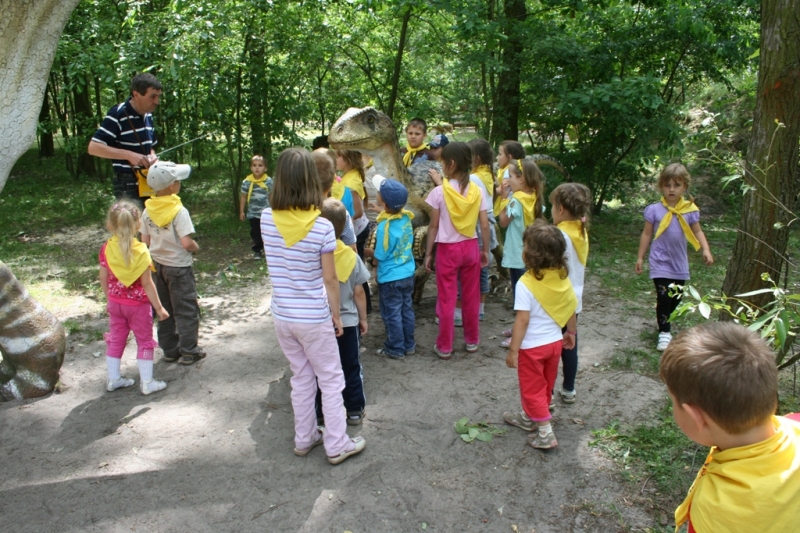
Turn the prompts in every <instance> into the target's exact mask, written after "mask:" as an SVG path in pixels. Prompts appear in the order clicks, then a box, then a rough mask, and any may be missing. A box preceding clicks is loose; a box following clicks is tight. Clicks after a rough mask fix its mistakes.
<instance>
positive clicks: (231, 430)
mask: <svg viewBox="0 0 800 533" xmlns="http://www.w3.org/2000/svg"><path fill="white" fill-rule="evenodd" d="M234 431H236V430H235V429H229V430H228V433H233V432H234Z"/></svg>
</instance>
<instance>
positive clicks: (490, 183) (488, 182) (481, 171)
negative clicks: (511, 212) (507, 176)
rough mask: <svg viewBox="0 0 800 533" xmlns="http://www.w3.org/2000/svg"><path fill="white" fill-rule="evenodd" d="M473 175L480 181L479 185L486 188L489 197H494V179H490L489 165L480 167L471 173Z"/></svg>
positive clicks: (490, 170)
mask: <svg viewBox="0 0 800 533" xmlns="http://www.w3.org/2000/svg"><path fill="white" fill-rule="evenodd" d="M472 173H473V174H475V175H476V176H478V177H479V178H480V179H481V183H483V185H484V186H485V187H486V190H487V191H488V192H489V196H490V197H491V196H494V177H492V169H491V168H489V165H481V166H479V167H478V168H476V169H475V170H473V171H472Z"/></svg>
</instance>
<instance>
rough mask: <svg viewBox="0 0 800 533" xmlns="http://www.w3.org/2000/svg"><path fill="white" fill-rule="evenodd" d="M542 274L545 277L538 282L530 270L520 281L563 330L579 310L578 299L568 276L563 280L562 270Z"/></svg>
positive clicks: (548, 270)
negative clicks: (576, 310)
mask: <svg viewBox="0 0 800 533" xmlns="http://www.w3.org/2000/svg"><path fill="white" fill-rule="evenodd" d="M541 273H542V274H543V276H544V277H542V279H541V280H538V279H536V276H534V275H533V271H532V270H528V271H527V272H525V274H523V275H522V277H521V278H519V280H520V281H521V282H522V283H524V284H525V286H526V287H528V290H529V291H531V294H533V296H534V297H535V298H536V301H537V302H539V304H541V306H542V307H543V308H544V310H545V311H546V312H547V314H548V315H550V317H551V318H552V319H553V320H555V321H556V323H557V324H558V326H559V327H561V328H563V327H564V325H565V324H566V323H567V321H568V320H569V319H570V317H571V316H572V315H573V314H574V313H575V309H577V308H578V298H577V297H576V296H575V291H574V290H573V289H572V283H570V282H569V278H568V277H566V276H564V278H563V279H562V278H561V274H562V273H563V271H562V270H560V269H555V268H547V269H545V270H542V271H541Z"/></svg>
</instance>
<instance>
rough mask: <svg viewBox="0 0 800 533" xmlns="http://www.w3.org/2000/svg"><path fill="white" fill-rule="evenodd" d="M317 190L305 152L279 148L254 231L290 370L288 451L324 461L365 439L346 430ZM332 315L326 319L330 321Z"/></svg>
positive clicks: (327, 247) (358, 447) (328, 235)
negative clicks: (315, 452) (321, 421)
mask: <svg viewBox="0 0 800 533" xmlns="http://www.w3.org/2000/svg"><path fill="white" fill-rule="evenodd" d="M321 204H322V191H321V190H320V187H319V182H318V178H317V169H316V166H315V164H314V160H313V159H312V158H311V155H310V154H309V153H308V152H306V151H305V150H303V149H300V148H289V149H287V150H284V151H283V152H282V153H281V155H280V156H279V157H278V162H277V165H276V168H275V177H274V188H273V190H272V194H271V197H270V205H271V207H269V208H267V209H265V210H264V211H263V213H262V214H261V236H262V238H263V240H264V253H265V255H266V258H267V268H268V269H269V275H270V278H271V280H272V317H273V322H274V324H275V334H276V336H277V338H278V343H279V344H280V346H281V349H282V350H283V353H284V355H285V356H286V359H288V361H289V366H290V367H291V369H292V374H293V376H292V379H291V385H292V408H293V409H294V426H295V438H294V440H295V449H294V453H295V455H299V456H304V455H307V454H308V453H309V452H310V451H311V450H312V449H313V448H315V447H316V446H318V445H319V444H323V443H324V445H325V451H326V453H327V455H328V462H329V463H331V464H339V463H341V462H342V461H344V460H345V459H347V458H348V457H350V456H351V455H355V454H357V453H360V452H361V451H362V450H363V449H364V446H365V445H366V442H365V441H364V439H363V438H362V437H356V438H353V439H351V438H349V437H348V436H347V432H346V428H347V423H346V421H345V412H344V408H343V403H342V389H343V388H344V374H343V373H342V365H341V362H340V360H339V351H338V347H337V343H336V337H338V336H340V335H341V334H342V321H341V318H340V316H339V280H338V279H337V277H336V267H335V263H334V260H333V252H334V250H336V237H335V235H334V231H333V225H332V224H331V223H330V222H329V221H327V220H325V219H324V218H321V217H320V216H319V214H320V209H319V208H320V205H321ZM331 322H332V323H331ZM317 386H319V389H320V391H321V392H322V405H323V413H324V415H325V433H324V436H323V433H322V432H320V431H319V429H318V428H317V424H316V413H315V410H314V399H315V396H316V393H317Z"/></svg>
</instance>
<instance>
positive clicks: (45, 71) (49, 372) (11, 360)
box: [0, 0, 79, 401]
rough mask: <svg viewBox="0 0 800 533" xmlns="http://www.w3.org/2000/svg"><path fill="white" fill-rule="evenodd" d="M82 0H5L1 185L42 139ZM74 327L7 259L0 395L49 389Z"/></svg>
mask: <svg viewBox="0 0 800 533" xmlns="http://www.w3.org/2000/svg"><path fill="white" fill-rule="evenodd" d="M78 1H79V0H0V13H2V14H3V16H2V17H0V79H2V80H3V83H0V102H2V103H1V104H0V125H2V126H0V127H2V128H3V129H2V132H0V191H2V190H3V188H4V187H5V184H6V181H7V180H8V175H9V173H10V172H11V167H13V166H14V163H16V161H17V159H19V157H20V156H21V155H22V154H23V153H25V151H26V150H28V149H29V148H30V147H31V145H32V144H33V141H34V139H35V134H36V126H37V124H38V120H39V110H40V109H41V107H42V98H43V97H44V89H45V85H46V84H47V77H48V75H49V74H50V67H51V65H52V63H53V57H54V56H55V52H56V48H57V46H58V40H59V38H60V37H61V32H62V31H63V30H64V26H65V25H66V24H67V20H68V19H69V16H70V14H71V13H72V10H73V9H74V8H75V6H76V5H77V4H78ZM65 338H66V335H65V333H64V326H63V325H62V324H61V323H60V322H59V321H58V319H57V318H56V317H54V316H53V315H52V314H50V313H49V312H48V311H47V310H46V309H44V308H43V307H42V306H41V305H39V304H38V303H37V302H36V301H35V300H34V299H33V298H31V296H30V295H29V294H28V291H26V290H25V288H24V287H23V286H22V285H21V284H20V282H19V281H18V280H17V278H16V277H14V274H12V273H11V270H10V269H9V268H8V267H7V266H6V265H5V264H4V263H2V262H0V356H2V360H0V401H7V400H12V399H21V398H34V397H38V396H43V395H45V394H48V393H49V392H51V391H52V390H53V388H54V387H55V384H56V382H57V381H58V371H59V369H60V368H61V364H62V363H63V362H64V349H65V346H66V342H65Z"/></svg>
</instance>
